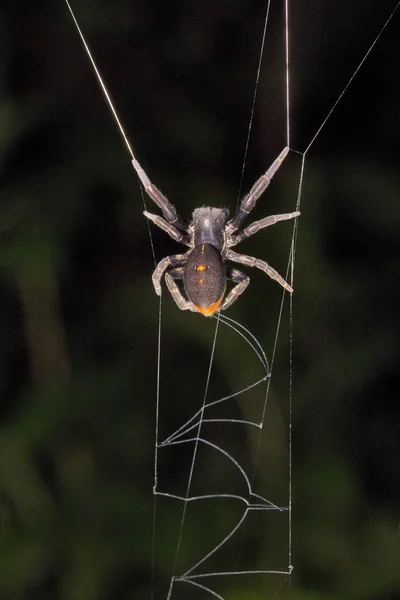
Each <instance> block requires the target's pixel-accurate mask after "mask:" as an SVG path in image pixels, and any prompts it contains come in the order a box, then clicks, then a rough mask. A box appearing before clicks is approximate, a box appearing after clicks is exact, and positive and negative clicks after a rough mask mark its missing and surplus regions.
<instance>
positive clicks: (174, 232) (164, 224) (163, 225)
mask: <svg viewBox="0 0 400 600" xmlns="http://www.w3.org/2000/svg"><path fill="white" fill-rule="evenodd" d="M143 214H144V216H145V217H146V218H147V219H149V220H150V221H153V223H154V224H155V225H157V227H159V228H160V229H162V230H163V231H165V232H166V233H168V235H170V236H171V237H172V239H174V240H175V241H176V242H180V243H181V244H185V245H186V246H190V236H188V235H187V234H185V233H182V232H181V231H179V229H177V228H176V227H174V225H172V223H168V221H166V220H165V219H163V218H162V217H160V215H153V213H149V212H147V210H145V211H144V212H143Z"/></svg>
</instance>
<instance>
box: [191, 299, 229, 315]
mask: <svg viewBox="0 0 400 600" xmlns="http://www.w3.org/2000/svg"><path fill="white" fill-rule="evenodd" d="M223 297H224V295H223V294H222V296H221V298H220V299H219V300H217V301H216V302H215V303H214V304H211V306H207V307H206V308H202V307H201V306H197V305H196V304H195V307H196V308H197V310H198V311H199V312H200V313H201V314H202V315H205V316H206V317H209V316H210V315H212V314H213V313H215V311H216V310H217V309H218V307H219V305H220V304H221V302H222V298H223Z"/></svg>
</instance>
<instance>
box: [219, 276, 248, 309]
mask: <svg viewBox="0 0 400 600" xmlns="http://www.w3.org/2000/svg"><path fill="white" fill-rule="evenodd" d="M227 277H228V279H230V280H231V281H233V282H234V283H235V284H236V285H235V287H234V288H233V289H231V291H230V292H229V294H228V295H227V297H226V298H225V300H224V301H223V303H222V306H221V309H220V310H226V309H227V308H229V307H230V306H231V305H232V304H233V303H234V302H235V301H236V300H237V299H238V298H239V296H240V295H241V294H243V292H244V290H245V289H246V288H247V286H248V285H249V283H250V277H249V276H248V275H245V274H244V273H242V272H241V271H238V269H231V270H230V272H228V275H227Z"/></svg>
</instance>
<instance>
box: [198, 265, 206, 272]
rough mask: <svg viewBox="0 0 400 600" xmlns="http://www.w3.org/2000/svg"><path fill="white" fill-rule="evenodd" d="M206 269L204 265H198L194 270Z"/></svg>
mask: <svg viewBox="0 0 400 600" xmlns="http://www.w3.org/2000/svg"><path fill="white" fill-rule="evenodd" d="M206 269H207V267H206V265H199V266H198V267H196V271H205V270H206Z"/></svg>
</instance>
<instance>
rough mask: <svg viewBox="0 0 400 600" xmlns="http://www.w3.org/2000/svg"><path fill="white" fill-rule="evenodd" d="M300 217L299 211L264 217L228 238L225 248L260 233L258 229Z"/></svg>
mask: <svg viewBox="0 0 400 600" xmlns="http://www.w3.org/2000/svg"><path fill="white" fill-rule="evenodd" d="M299 215H300V213H299V211H296V212H292V213H284V214H282V215H271V216H269V217H265V218H264V219H260V220H259V221H254V223H250V225H248V226H247V227H246V228H245V229H243V230H242V231H240V232H239V233H237V234H236V235H231V236H228V239H227V242H226V244H227V246H228V247H232V246H236V244H239V243H240V242H242V241H243V240H244V239H246V238H248V237H250V236H251V235H254V234H255V233H257V231H260V229H265V227H269V226H270V225H275V223H278V222H279V221H287V220H288V219H294V218H295V217H298V216H299Z"/></svg>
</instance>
